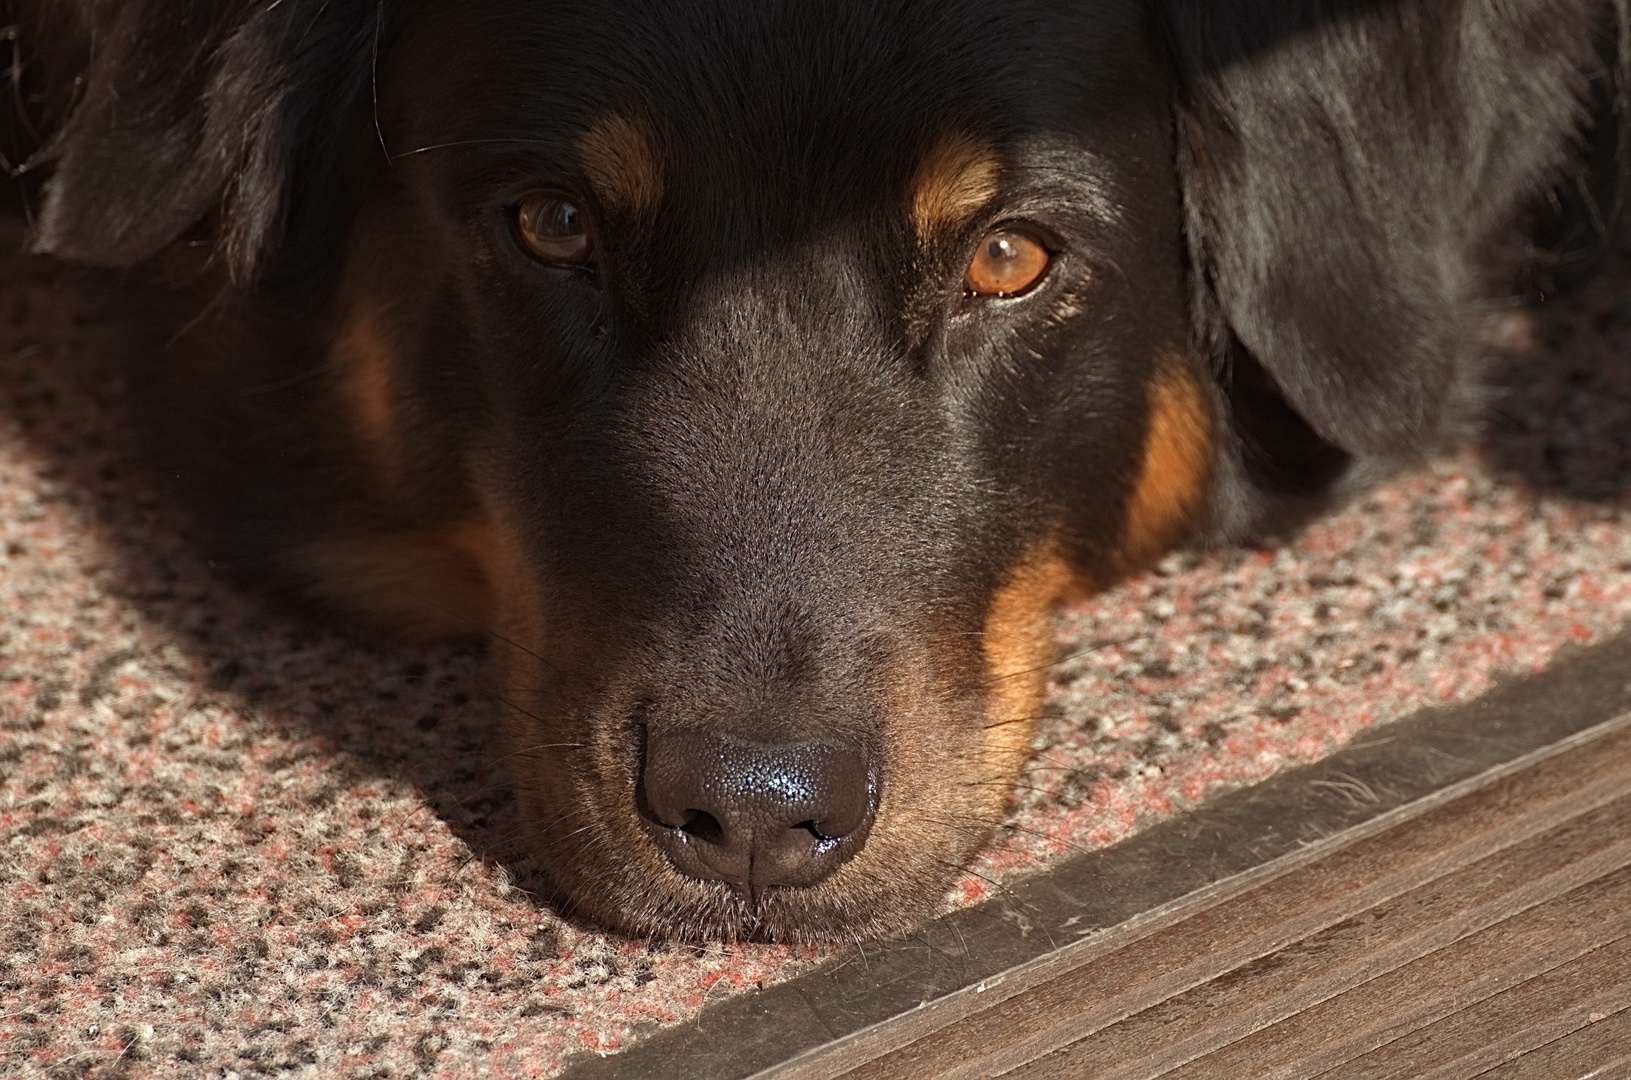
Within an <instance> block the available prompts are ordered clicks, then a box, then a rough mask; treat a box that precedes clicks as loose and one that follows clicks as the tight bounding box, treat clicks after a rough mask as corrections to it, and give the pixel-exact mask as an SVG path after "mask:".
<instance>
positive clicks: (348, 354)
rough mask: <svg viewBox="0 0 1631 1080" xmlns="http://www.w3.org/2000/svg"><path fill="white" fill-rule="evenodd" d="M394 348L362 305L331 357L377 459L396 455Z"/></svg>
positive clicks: (337, 340) (390, 459)
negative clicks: (393, 387) (393, 380)
mask: <svg viewBox="0 0 1631 1080" xmlns="http://www.w3.org/2000/svg"><path fill="white" fill-rule="evenodd" d="M393 354H394V350H393V349H392V347H391V344H390V342H389V340H388V339H387V338H386V336H385V332H384V330H383V329H382V327H381V319H380V318H379V315H378V313H377V312H376V311H375V310H373V309H372V308H359V309H358V310H356V311H354V312H353V313H352V314H351V316H350V317H349V318H348V319H347V320H346V322H345V324H344V325H343V326H341V327H340V332H339V334H337V335H336V336H335V339H334V346H333V348H332V350H331V351H330V354H329V355H330V358H331V360H332V361H333V363H334V365H335V367H336V368H338V369H339V372H340V392H341V393H342V394H343V395H344V397H345V401H346V403H347V405H349V406H350V409H351V415H352V418H353V420H354V422H355V424H356V430H357V434H358V436H359V437H360V439H361V441H362V443H363V445H364V446H365V447H366V448H367V449H368V452H369V453H370V454H372V455H373V456H374V457H375V459H376V461H377V462H378V463H379V464H380V465H381V466H384V467H389V466H390V465H391V464H392V463H393V462H394V461H395V459H396V452H397V441H396V420H395V414H396V408H395V405H394V404H393V402H392V397H393V391H392V370H393V368H394V367H395V361H394V359H393Z"/></svg>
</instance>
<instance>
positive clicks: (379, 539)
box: [295, 517, 499, 641]
mask: <svg viewBox="0 0 1631 1080" xmlns="http://www.w3.org/2000/svg"><path fill="white" fill-rule="evenodd" d="M498 544H499V539H498V537H497V536H496V535H495V533H494V531H493V528H492V524H491V523H490V522H489V521H488V520H487V519H486V518H485V517H475V518H471V519H469V520H465V521H459V522H454V523H452V524H447V525H440V526H434V527H430V528H425V529H417V530H404V531H397V532H381V533H372V534H363V535H358V536H349V537H339V538H334V539H329V540H323V541H320V542H318V543H316V544H312V545H309V546H307V547H306V548H304V549H302V550H300V551H299V552H297V553H296V555H295V563H296V565H297V567H298V569H299V570H300V571H302V572H303V574H305V575H306V576H307V577H308V578H309V579H310V580H311V585H310V586H309V591H310V592H312V593H313V594H315V596H316V598H317V599H319V600H321V601H323V602H325V603H329V604H332V605H335V606H338V607H340V608H342V609H343V610H345V611H346V612H348V613H349V614H351V615H353V616H354V617H357V618H359V619H361V620H363V621H364V622H367V623H369V624H370V625H372V626H374V627H375V628H377V629H378V630H380V631H382V632H383V633H385V634H388V635H390V636H391V637H394V638H397V639H399V640H403V641H445V640H455V639H459V638H474V637H481V636H482V634H483V633H484V632H485V631H487V630H488V629H489V628H490V627H491V626H492V620H493V616H494V609H495V589H494V587H493V584H492V581H491V580H490V576H489V569H488V568H489V566H490V565H491V564H492V562H493V561H494V552H495V549H496V548H497V547H498Z"/></svg>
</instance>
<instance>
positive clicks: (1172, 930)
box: [781, 730, 1631, 1080]
mask: <svg viewBox="0 0 1631 1080" xmlns="http://www.w3.org/2000/svg"><path fill="white" fill-rule="evenodd" d="M1628 791H1631V731H1625V730H1621V731H1616V732H1613V733H1611V734H1607V735H1604V736H1603V737H1602V738H1600V739H1598V740H1594V741H1593V742H1591V743H1589V744H1587V745H1583V746H1580V747H1577V748H1575V749H1573V750H1570V751H1568V752H1565V753H1562V754H1558V755H1555V756H1553V757H1551V758H1548V759H1545V760H1543V761H1540V762H1538V763H1535V764H1533V765H1531V766H1529V767H1528V768H1525V769H1523V770H1522V771H1520V772H1517V773H1515V774H1513V775H1510V776H1506V777H1504V778H1502V779H1501V780H1499V781H1498V782H1495V783H1492V784H1489V785H1488V786H1486V787H1483V788H1480V789H1478V790H1476V791H1473V792H1470V793H1468V794H1465V795H1462V796H1461V797H1459V798H1455V799H1452V800H1450V801H1448V802H1446V803H1444V804H1441V805H1436V806H1432V807H1430V808H1428V809H1425V810H1421V811H1419V812H1417V813H1414V814H1410V815H1404V816H1403V817H1402V818H1401V819H1399V820H1393V821H1390V822H1388V823H1387V824H1388V825H1389V826H1390V827H1388V828H1384V829H1382V830H1380V831H1377V832H1372V833H1370V834H1368V835H1365V836H1363V837H1360V838H1358V839H1355V840H1353V841H1351V842H1349V843H1347V844H1346V845H1343V846H1340V847H1337V848H1336V849H1335V850H1329V851H1325V852H1321V853H1320V854H1321V855H1323V857H1322V858H1318V859H1315V860H1312V861H1311V862H1309V863H1307V864H1298V865H1295V866H1293V867H1292V868H1291V869H1289V870H1288V871H1287V872H1286V873H1284V874H1282V875H1279V876H1278V877H1274V878H1268V879H1265V880H1261V881H1254V882H1252V883H1250V887H1249V888H1247V889H1245V890H1243V891H1242V892H1241V893H1240V894H1238V895H1236V896H1234V897H1230V898H1224V899H1223V900H1222V901H1220V902H1218V903H1216V904H1213V905H1211V906H1209V907H1207V908H1206V909H1205V910H1200V911H1195V912H1183V913H1181V914H1182V916H1183V917H1182V918H1178V919H1176V920H1174V921H1173V922H1172V923H1171V924H1170V925H1168V926H1166V927H1163V928H1160V929H1159V932H1155V933H1151V934H1149V935H1147V936H1146V937H1144V938H1142V939H1140V940H1136V941H1132V942H1129V943H1127V944H1125V945H1124V946H1122V947H1121V948H1119V949H1117V950H1115V951H1113V952H1111V953H1109V954H1107V955H1104V954H1101V955H1099V956H1096V957H1092V958H1090V959H1089V962H1086V963H1084V964H1082V965H1080V966H1079V967H1078V968H1076V969H1074V970H1071V969H1063V970H1061V969H1056V970H1054V971H1051V972H1048V973H1047V974H1048V975H1049V976H1050V979H1049V981H1048V982H1046V983H1044V984H1043V985H1040V986H1035V987H1034V988H1032V989H1028V990H1026V991H1025V992H1023V993H1020V994H1018V995H1015V996H1014V997H1012V998H1010V999H1009V1000H1006V1001H1000V1002H998V1003H996V1004H995V1005H994V1006H993V1007H990V1008H987V1009H985V1010H983V1011H981V1012H979V1013H977V1014H975V1015H973V1016H968V1017H965V1018H963V1019H961V1020H959V1021H958V1022H957V1023H955V1024H952V1025H948V1026H947V1027H946V1028H944V1029H942V1030H941V1031H940V1032H939V1033H937V1034H936V1035H935V1037H934V1038H932V1039H922V1040H920V1041H918V1042H916V1043H914V1044H912V1045H910V1046H906V1047H903V1048H901V1049H900V1050H896V1051H894V1052H892V1053H889V1054H886V1055H883V1056H881V1057H879V1058H877V1059H875V1060H874V1061H872V1062H869V1063H862V1064H859V1065H858V1066H856V1067H854V1068H853V1069H851V1070H849V1071H843V1070H837V1071H831V1072H828V1071H823V1072H821V1073H816V1072H814V1071H813V1070H812V1071H811V1072H810V1073H809V1075H839V1074H840V1073H842V1075H846V1076H853V1077H856V1078H861V1077H869V1078H878V1080H884V1078H893V1077H917V1076H947V1077H963V1076H967V1077H971V1078H972V1077H978V1076H980V1075H982V1074H985V1073H989V1074H992V1075H995V1074H997V1073H999V1072H1002V1071H1003V1070H1005V1069H1010V1068H1014V1067H1016V1066H1019V1065H1022V1064H1023V1063H1025V1062H1027V1061H1030V1060H1032V1059H1034V1058H1037V1057H1039V1056H1041V1055H1044V1054H1047V1053H1049V1052H1051V1051H1053V1050H1055V1049H1057V1048H1058V1047H1061V1046H1065V1045H1068V1044H1070V1043H1073V1042H1075V1041H1077V1040H1079V1039H1080V1038H1082V1037H1083V1036H1084V1035H1087V1034H1091V1033H1092V1032H1095V1031H1101V1030H1104V1029H1106V1028H1109V1027H1110V1026H1112V1025H1115V1024H1117V1023H1120V1022H1122V1021H1123V1020H1125V1019H1126V1018H1128V1017H1130V1016H1133V1015H1135V1014H1137V1013H1139V1012H1142V1011H1144V1010H1146V1009H1149V1008H1151V1007H1153V1006H1156V1005H1157V1004H1159V1003H1161V1002H1163V1001H1165V1000H1167V999H1169V998H1173V997H1176V996H1178V995H1181V994H1183V993H1185V992H1186V991H1189V990H1191V989H1192V988H1194V987H1197V986H1200V985H1202V984H1205V983H1207V982H1209V981H1210V980H1213V979H1215V978H1217V977H1219V976H1221V975H1223V974H1224V973H1226V972H1229V971H1231V970H1234V969H1236V968H1241V967H1243V966H1244V965H1247V964H1250V963H1251V962H1253V961H1255V960H1257V959H1259V958H1261V957H1265V956H1271V955H1273V954H1275V953H1277V952H1279V951H1280V950H1282V949H1284V948H1285V947H1286V946H1287V945H1289V944H1291V943H1293V942H1296V941H1299V940H1301V939H1303V938H1306V937H1309V936H1310V935H1312V934H1316V933H1318V932H1320V931H1322V930H1324V929H1326V928H1327V927H1330V926H1333V925H1335V924H1338V923H1341V922H1342V921H1344V920H1347V919H1351V918H1353V917H1355V916H1357V915H1360V914H1362V913H1363V912H1365V911H1367V910H1369V909H1370V908H1373V907H1375V906H1377V905H1378V904H1382V903H1385V902H1387V901H1389V900H1391V899H1393V898H1395V897H1397V896H1400V895H1402V894H1404V893H1407V892H1409V891H1411V890H1412V889H1413V888H1419V887H1420V885H1421V883H1422V882H1423V881H1430V880H1434V879H1436V878H1439V877H1443V876H1445V875H1449V874H1454V873H1455V872H1457V871H1459V870H1461V869H1462V868H1464V867H1467V866H1469V865H1471V864H1473V863H1475V862H1477V861H1478V860H1479V859H1482V858H1485V857H1487V856H1489V855H1491V854H1493V853H1495V852H1498V851H1501V850H1504V849H1507V848H1510V847H1513V846H1515V845H1522V844H1524V843H1525V842H1527V841H1530V840H1532V839H1533V838H1534V837H1536V836H1539V835H1543V834H1545V833H1546V832H1547V831H1548V830H1550V829H1552V828H1553V827H1555V826H1557V825H1559V824H1560V823H1564V822H1567V821H1569V820H1570V819H1572V818H1574V817H1577V816H1579V815H1581V814H1589V813H1591V812H1593V811H1595V810H1598V809H1600V808H1601V807H1602V806H1603V804H1605V803H1607V802H1610V801H1611V800H1614V799H1616V798H1617V797H1620V796H1623V795H1625V794H1626V793H1627V792H1628ZM1623 812H1624V808H1623V807H1621V808H1620V809H1619V810H1616V811H1614V813H1617V814H1618V813H1623ZM1626 832H1627V830H1624V829H1616V830H1613V831H1610V832H1607V833H1606V834H1605V833H1601V832H1599V833H1598V834H1597V836H1596V839H1595V840H1592V839H1589V838H1587V839H1585V840H1583V842H1585V843H1588V844H1590V843H1598V844H1599V845H1600V846H1602V847H1603V850H1607V848H1611V847H1614V846H1615V845H1616V844H1621V845H1623V843H1624V841H1622V840H1620V839H1619V838H1620V837H1623V836H1625V835H1626ZM1542 846H1543V847H1544V846H1546V845H1544V844H1543V845H1542ZM1606 857H1607V858H1608V860H1609V862H1610V863H1618V862H1621V861H1623V860H1624V859H1625V857H1626V851H1624V850H1617V851H1615V852H1613V853H1611V854H1609V855H1608V856H1606ZM1577 883H1578V881H1572V880H1561V879H1560V881H1558V882H1554V883H1553V885H1554V886H1558V885H1570V884H1577ZM1508 887H1509V888H1520V887H1535V888H1540V890H1541V892H1540V893H1537V894H1535V895H1536V896H1538V897H1540V898H1544V893H1545V889H1546V886H1539V885H1535V883H1533V882H1529V881H1527V880H1526V875H1524V874H1522V873H1517V874H1513V875H1511V880H1510V882H1509V885H1508ZM1485 917H1486V918H1489V917H1494V916H1492V915H1486V916H1485ZM1414 955H1419V951H1418V952H1416V953H1414V954H1410V953H1409V951H1408V950H1405V952H1403V953H1400V954H1399V955H1398V956H1396V957H1395V958H1394V959H1393V960H1392V963H1393V964H1394V966H1397V964H1399V963H1404V962H1407V961H1408V960H1409V959H1411V958H1413V956H1414ZM1061 967H1062V965H1061ZM1342 988H1343V987H1342V985H1340V984H1334V985H1333V986H1332V987H1331V988H1330V991H1329V992H1330V993H1336V992H1339V990H1340V989H1342ZM1213 1037H1217V1036H1213ZM1209 1048H1210V1047H1208V1049H1209ZM1197 1052H1199V1051H1197ZM1191 1056H1193V1055H1191ZM825 1064H826V1065H827V1066H828V1067H830V1066H831V1065H833V1064H835V1063H834V1062H833V1061H831V1060H829V1061H827V1062H826V1063H825ZM781 1075H787V1076H803V1075H806V1074H805V1073H804V1072H802V1071H798V1070H787V1071H786V1072H784V1073H782V1074H781Z"/></svg>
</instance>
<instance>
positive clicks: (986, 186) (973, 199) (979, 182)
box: [912, 132, 1002, 243]
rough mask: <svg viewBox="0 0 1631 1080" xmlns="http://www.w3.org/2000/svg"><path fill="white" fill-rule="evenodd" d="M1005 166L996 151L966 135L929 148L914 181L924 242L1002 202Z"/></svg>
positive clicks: (916, 222)
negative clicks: (998, 200)
mask: <svg viewBox="0 0 1631 1080" xmlns="http://www.w3.org/2000/svg"><path fill="white" fill-rule="evenodd" d="M1001 179H1002V162H1001V160H1000V159H999V158H998V157H997V152H996V148H995V147H993V146H992V145H991V144H990V143H988V142H986V141H984V140H983V139H976V138H974V137H973V136H971V135H964V134H962V133H960V132H955V133H953V134H950V135H947V136H945V137H944V138H942V139H941V140H940V141H939V142H937V143H935V144H934V145H933V146H931V147H930V148H929V152H928V153H927V154H924V155H923V160H922V161H920V162H918V166H917V172H916V173H915V174H913V176H912V226H913V228H915V229H916V230H917V238H918V241H919V242H920V243H928V242H929V241H930V240H932V239H934V237H935V236H936V235H938V234H940V233H942V232H946V231H949V230H952V229H958V228H961V227H962V226H964V225H966V224H968V223H969V221H970V220H972V219H973V218H974V216H975V215H976V214H978V213H979V212H980V211H981V210H982V209H984V208H985V205H986V204H987V203H989V202H990V201H991V200H992V199H994V198H996V197H997V191H998V183H999V181H1001Z"/></svg>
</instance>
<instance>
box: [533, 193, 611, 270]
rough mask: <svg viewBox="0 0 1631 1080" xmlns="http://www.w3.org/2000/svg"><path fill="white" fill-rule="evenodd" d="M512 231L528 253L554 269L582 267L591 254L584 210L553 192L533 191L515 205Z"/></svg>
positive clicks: (590, 243) (590, 238) (591, 244)
mask: <svg viewBox="0 0 1631 1080" xmlns="http://www.w3.org/2000/svg"><path fill="white" fill-rule="evenodd" d="M515 231H516V233H517V235H518V236H519V237H520V240H521V243H522V245H523V246H524V247H525V248H526V249H527V250H528V251H529V252H531V253H532V254H533V255H534V256H535V257H537V258H538V259H541V260H543V261H544V262H547V263H553V264H555V265H557V266H582V265H584V264H585V263H587V262H588V261H589V256H590V255H591V254H593V252H594V247H595V245H594V237H593V235H592V234H591V233H590V230H589V222H588V220H587V219H586V218H585V216H584V214H583V211H582V210H581V209H580V208H579V207H578V204H577V203H575V202H573V201H572V200H571V199H569V198H567V197H565V196H564V195H560V194H558V193H555V192H549V191H539V192H534V193H533V194H531V195H528V196H526V197H525V198H523V199H522V200H521V201H520V202H519V203H518V204H516V207H515Z"/></svg>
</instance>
